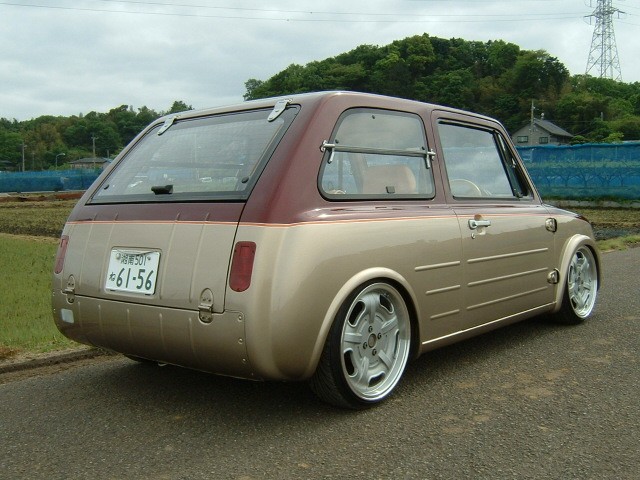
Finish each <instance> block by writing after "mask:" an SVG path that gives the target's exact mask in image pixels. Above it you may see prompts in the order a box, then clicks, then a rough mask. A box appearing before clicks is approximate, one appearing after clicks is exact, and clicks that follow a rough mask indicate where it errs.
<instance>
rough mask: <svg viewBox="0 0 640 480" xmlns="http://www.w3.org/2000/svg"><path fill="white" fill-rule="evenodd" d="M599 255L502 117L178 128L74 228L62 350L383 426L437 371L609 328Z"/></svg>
mask: <svg viewBox="0 0 640 480" xmlns="http://www.w3.org/2000/svg"><path fill="white" fill-rule="evenodd" d="M600 276H601V274H600V253H599V251H598V248H597V246H596V243H595V240H594V235H593V231H592V228H591V225H590V224H589V222H588V221H586V220H585V219H584V218H583V217H581V216H580V215H577V214H574V213H571V212H568V211H564V210H561V209H559V208H555V207H553V206H550V205H547V204H545V203H543V201H542V200H541V198H540V195H539V194H538V192H537V190H536V188H535V186H534V185H533V183H532V182H531V178H530V177H529V175H528V174H527V172H526V169H525V167H524V165H523V163H522V161H521V159H520V158H519V156H518V153H517V151H516V149H515V148H514V146H513V145H512V143H511V142H510V138H509V135H508V133H507V132H506V130H505V129H504V127H503V126H502V125H501V124H500V123H499V122H498V121H496V120H494V119H491V118H488V117H486V116H482V115H478V114H475V113H470V112H466V111H461V110H456V109H452V108H448V107H444V106H438V105H432V104H427V103H422V102H418V101H412V100H406V99H399V98H393V97H387V96H382V95H373V94H364V93H356V92H318V93H308V94H299V95H291V96H285V97H278V98H268V99H262V100H256V101H249V102H244V103H240V104H237V105H231V106H226V107H219V108H213V109H208V110H199V111H189V112H184V113H180V114H176V115H169V116H166V117H164V118H162V119H159V120H158V121H155V122H153V123H152V124H151V125H150V126H148V127H147V128H146V129H145V130H144V131H143V132H141V133H140V134H139V135H138V136H137V137H136V138H135V139H134V140H133V141H132V142H131V144H130V145H128V146H127V147H126V148H125V149H124V150H123V152H122V153H121V154H120V155H119V156H118V157H117V158H116V159H115V161H114V162H113V163H112V164H111V165H109V166H108V167H107V168H106V169H105V171H104V172H103V173H102V174H101V176H100V177H99V178H98V179H97V180H96V182H95V183H94V184H93V185H92V187H91V188H90V189H88V190H87V191H86V192H85V194H84V196H83V197H82V198H81V199H80V201H79V202H78V204H77V205H76V206H75V208H74V210H73V211H72V213H71V215H70V217H69V219H68V221H67V222H66V224H65V226H64V230H63V232H62V236H61V239H60V245H59V248H58V252H57V255H56V261H55V266H54V273H53V313H54V318H55V323H56V325H57V327H58V329H59V330H60V331H61V332H62V333H63V334H64V335H66V336H67V337H69V338H71V339H73V340H76V341H78V342H81V343H84V344H88V345H93V346H96V347H101V348H104V349H108V350H111V351H114V352H119V353H122V354H124V355H126V356H128V357H130V358H133V359H137V360H140V361H152V362H158V363H163V364H173V365H179V366H183V367H188V368H192V369H197V370H202V371H206V372H211V373H214V374H221V375H228V376H233V377H240V378H245V379H252V380H276V381H307V382H308V383H309V385H310V387H311V389H312V390H313V391H314V392H315V393H316V394H317V395H318V396H319V397H320V398H321V399H322V400H324V401H326V402H329V403H331V404H333V405H337V406H340V407H345V408H353V409H359V408H365V407H369V406H372V405H375V404H378V403H380V402H382V401H383V400H385V399H386V398H388V397H389V395H391V394H392V392H393V391H394V389H395V387H396V386H397V384H398V382H399V381H400V379H401V377H402V375H403V372H404V371H405V367H406V365H407V363H408V362H409V361H410V360H412V359H415V358H417V357H418V356H420V355H421V354H423V353H425V352H427V351H429V350H432V349H435V348H437V347H441V346H444V345H447V344H451V343H453V342H457V341H460V340H463V339H466V338H469V337H471V336H474V335H478V334H481V333H484V332H487V331H489V330H492V329H495V328H498V327H501V326H504V325H508V324H511V323H513V322H517V321H520V320H524V319H527V318H530V317H533V316H536V315H543V314H545V315H547V316H550V317H551V318H554V319H555V320H557V321H559V322H562V323H567V324H577V323H581V322H583V321H584V320H585V319H586V318H587V317H589V316H590V315H591V314H592V312H593V309H594V306H595V303H596V297H597V291H598V287H599V285H600V283H601V278H600Z"/></svg>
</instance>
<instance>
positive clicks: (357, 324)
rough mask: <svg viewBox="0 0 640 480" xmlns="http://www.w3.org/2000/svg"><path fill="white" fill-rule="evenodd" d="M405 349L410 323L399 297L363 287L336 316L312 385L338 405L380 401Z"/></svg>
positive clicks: (378, 285) (377, 285)
mask: <svg viewBox="0 0 640 480" xmlns="http://www.w3.org/2000/svg"><path fill="white" fill-rule="evenodd" d="M410 349H411V320H410V317H409V310H408V308H407V305H406V303H405V301H404V298H403V297H402V294H401V293H400V292H399V291H398V290H397V289H396V288H395V287H393V286H392V285H390V284H388V283H386V282H381V281H375V282H369V283H366V284H364V285H363V286H361V287H360V288H359V289H357V290H356V291H355V292H354V293H352V294H351V295H350V297H349V298H347V300H346V301H345V302H344V304H343V306H342V308H341V309H340V311H339V313H338V315H337V316H336V319H335V321H334V324H333V326H332V328H331V332H330V334H329V338H328V339H327V343H326V345H325V349H324V352H323V354H322V359H321V361H320V365H319V367H318V370H317V371H316V374H315V376H314V377H313V378H312V380H311V386H312V388H313V390H314V391H315V392H316V393H317V394H318V395H319V396H320V397H321V398H322V399H324V400H326V401H328V402H330V403H333V404H336V405H339V406H345V407H351V408H358V407H362V406H367V405H371V404H374V403H377V402H380V401H381V400H383V399H384V398H386V397H387V396H388V395H389V394H390V393H391V392H392V390H393V389H394V387H395V386H396V384H397V383H398V381H399V380H400V377H401V376H402V373H403V372H404V368H405V366H406V364H407V361H408V359H409V351H410Z"/></svg>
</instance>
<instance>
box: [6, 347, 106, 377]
mask: <svg viewBox="0 0 640 480" xmlns="http://www.w3.org/2000/svg"><path fill="white" fill-rule="evenodd" d="M108 355H117V354H116V353H114V352H111V351H109V350H104V349H101V348H91V347H83V348H75V349H72V350H62V351H56V352H49V353H41V354H28V355H25V356H21V355H18V356H16V357H10V358H7V359H4V360H0V375H2V374H4V373H12V372H20V371H25V370H32V369H36V368H41V367H46V366H50V365H57V364H61V363H73V362H77V361H80V360H87V359H91V358H96V357H101V356H108Z"/></svg>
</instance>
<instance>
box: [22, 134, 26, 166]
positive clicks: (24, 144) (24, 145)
mask: <svg viewBox="0 0 640 480" xmlns="http://www.w3.org/2000/svg"><path fill="white" fill-rule="evenodd" d="M25 148H27V144H26V143H24V140H23V141H22V171H23V172H24V171H25V170H24V150H25Z"/></svg>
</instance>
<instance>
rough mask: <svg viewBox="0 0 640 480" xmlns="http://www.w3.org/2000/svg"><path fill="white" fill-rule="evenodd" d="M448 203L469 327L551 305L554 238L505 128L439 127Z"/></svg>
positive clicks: (466, 123)
mask: <svg viewBox="0 0 640 480" xmlns="http://www.w3.org/2000/svg"><path fill="white" fill-rule="evenodd" d="M437 129H438V137H439V146H440V149H441V150H440V151H441V152H442V156H443V161H444V166H445V170H446V176H445V177H446V179H445V180H446V181H445V184H447V185H448V201H449V202H450V204H451V205H452V206H453V210H454V212H455V214H456V215H457V217H458V222H459V226H460V232H461V236H462V263H463V288H462V295H463V299H464V300H463V303H464V310H465V322H466V324H467V325H468V326H469V327H473V326H478V325H483V324H486V323H490V322H493V321H498V320H502V319H507V318H509V317H512V316H514V315H517V314H519V313H522V312H527V311H530V310H532V309H536V308H539V307H541V306H544V305H548V304H550V303H551V302H552V301H553V292H554V289H553V285H552V284H551V283H550V279H551V278H553V271H554V270H553V269H554V265H553V258H554V255H553V230H554V228H553V227H554V226H555V222H553V220H551V219H549V217H548V213H547V209H546V208H545V207H544V206H543V205H542V204H541V202H540V200H539V199H538V197H537V194H536V192H535V190H534V188H533V187H532V185H531V184H530V183H529V181H528V180H527V176H526V174H525V173H524V171H523V169H522V166H521V165H519V163H518V161H517V159H516V157H515V155H514V153H513V152H512V151H511V150H510V148H509V145H508V143H507V141H506V139H505V134H504V132H503V131H502V130H501V129H500V128H499V126H498V125H497V124H496V125H493V124H492V123H491V122H488V121H486V120H484V119H477V120H476V119H475V118H464V116H463V115H450V116H448V117H439V118H438V119H437Z"/></svg>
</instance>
